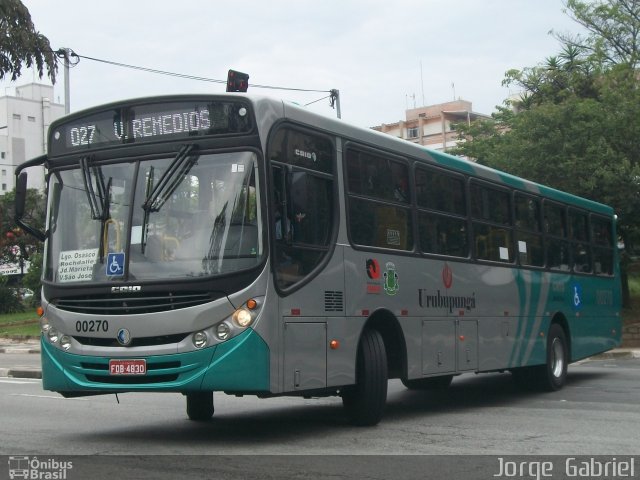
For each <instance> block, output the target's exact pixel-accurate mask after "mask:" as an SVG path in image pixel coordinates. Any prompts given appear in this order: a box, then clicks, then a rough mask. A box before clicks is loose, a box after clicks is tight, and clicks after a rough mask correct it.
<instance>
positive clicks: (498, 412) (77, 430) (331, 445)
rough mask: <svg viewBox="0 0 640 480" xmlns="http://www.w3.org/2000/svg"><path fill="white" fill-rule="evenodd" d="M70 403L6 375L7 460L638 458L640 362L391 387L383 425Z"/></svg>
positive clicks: (283, 402)
mask: <svg viewBox="0 0 640 480" xmlns="http://www.w3.org/2000/svg"><path fill="white" fill-rule="evenodd" d="M119 401H120V403H117V401H116V398H115V396H113V395H111V396H99V397H87V398H79V399H63V398H62V397H60V396H59V395H58V394H56V393H52V392H46V391H43V390H42V388H41V383H40V381H38V380H29V379H12V378H0V412H2V428H1V430H2V433H1V435H2V442H1V443H0V455H1V454H4V455H14V454H23V455H29V454H48V455H95V454H101V455H147V454H151V455H159V454H162V455H202V454H218V455H234V454H239V455H243V454H251V455H258V454H266V455H271V454H276V455H280V454H296V455H300V454H311V455H317V454H324V455H332V454H333V455H343V454H356V455H357V454H364V455H369V454H378V455H387V454H398V455H407V454H409V455H412V454H430V455H437V454H445V455H451V454H454V455H460V454H476V455H526V454H529V455H531V454H532V455H553V454H558V455H578V454H580V455H584V454H600V455H633V454H637V453H639V451H640V446H639V442H638V440H639V439H640V360H638V359H635V360H633V359H625V360H604V361H589V362H585V363H582V364H580V365H573V366H571V367H570V370H569V378H568V385H567V386H566V387H565V388H564V389H563V390H561V391H560V392H554V393H544V394H543V393H535V392H521V391H518V390H517V389H516V388H515V386H514V384H513V382H512V381H511V378H510V375H509V374H486V375H470V376H469V375H468V376H462V377H458V378H456V379H455V380H454V382H453V384H452V386H451V388H450V389H449V390H446V391H443V392H416V391H409V390H406V389H405V388H404V387H403V386H402V384H401V383H400V382H398V381H395V380H394V381H391V382H390V385H389V395H388V405H387V411H386V415H385V417H384V419H383V421H382V422H381V423H380V424H379V425H378V426H377V427H373V428H356V427H352V426H351V425H349V424H348V423H347V420H346V417H345V415H344V413H343V410H342V406H341V401H340V399H339V398H323V399H309V400H305V399H301V398H288V397H283V398H274V399H267V400H260V399H257V398H255V397H242V398H236V397H231V396H226V395H224V394H218V393H216V394H215V403H216V405H215V406H216V413H215V415H214V418H213V420H212V421H211V422H206V423H194V422H191V421H189V420H187V418H186V414H185V401H184V398H183V397H182V396H181V395H179V394H161V393H147V394H138V393H135V394H131V393H129V394H122V395H120V396H119Z"/></svg>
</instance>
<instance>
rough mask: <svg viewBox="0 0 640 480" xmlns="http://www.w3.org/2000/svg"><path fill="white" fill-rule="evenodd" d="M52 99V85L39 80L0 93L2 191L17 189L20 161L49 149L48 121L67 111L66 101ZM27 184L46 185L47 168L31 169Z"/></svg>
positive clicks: (41, 187)
mask: <svg viewBox="0 0 640 480" xmlns="http://www.w3.org/2000/svg"><path fill="white" fill-rule="evenodd" d="M52 99H53V87H52V86H51V85H42V84H39V83H30V84H27V85H23V86H21V87H16V88H15V96H11V95H6V94H5V96H3V97H0V195H4V194H5V193H6V192H11V191H12V190H13V189H14V187H15V169H16V167H17V166H18V165H20V164H21V163H22V162H24V161H26V160H30V159H32V158H35V157H37V156H40V155H42V154H43V153H45V152H46V148H47V131H48V129H49V125H50V124H51V122H53V121H54V120H56V119H57V118H59V117H61V116H63V115H64V105H61V104H58V103H54V102H53V100H52ZM36 170H39V171H38V172H36ZM27 186H28V187H29V188H37V189H39V190H43V189H44V168H42V169H34V168H32V169H30V170H29V183H28V185H27Z"/></svg>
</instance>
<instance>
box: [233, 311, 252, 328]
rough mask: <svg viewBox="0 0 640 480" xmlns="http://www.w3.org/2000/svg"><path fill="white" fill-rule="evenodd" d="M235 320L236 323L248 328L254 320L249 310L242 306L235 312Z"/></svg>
mask: <svg viewBox="0 0 640 480" xmlns="http://www.w3.org/2000/svg"><path fill="white" fill-rule="evenodd" d="M233 321H234V322H236V325H238V326H239V327H242V328H246V327H248V326H249V325H251V322H252V321H253V317H252V316H251V313H250V312H249V310H245V309H244V308H240V309H238V310H236V311H235V312H234V313H233Z"/></svg>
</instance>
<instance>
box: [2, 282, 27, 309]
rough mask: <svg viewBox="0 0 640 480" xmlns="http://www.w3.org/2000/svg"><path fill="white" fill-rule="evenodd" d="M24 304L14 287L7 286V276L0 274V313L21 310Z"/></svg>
mask: <svg viewBox="0 0 640 480" xmlns="http://www.w3.org/2000/svg"><path fill="white" fill-rule="evenodd" d="M23 311H24V306H23V305H22V302H21V301H20V297H19V295H18V293H17V291H16V289H15V288H11V287H8V286H7V277H3V276H0V313H18V312H23Z"/></svg>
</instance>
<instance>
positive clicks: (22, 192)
mask: <svg viewBox="0 0 640 480" xmlns="http://www.w3.org/2000/svg"><path fill="white" fill-rule="evenodd" d="M15 201H16V207H15V208H16V221H18V220H19V219H21V218H22V217H23V216H24V208H25V204H26V202H27V172H22V173H21V174H20V175H19V176H18V181H17V182H16V200H15Z"/></svg>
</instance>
